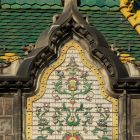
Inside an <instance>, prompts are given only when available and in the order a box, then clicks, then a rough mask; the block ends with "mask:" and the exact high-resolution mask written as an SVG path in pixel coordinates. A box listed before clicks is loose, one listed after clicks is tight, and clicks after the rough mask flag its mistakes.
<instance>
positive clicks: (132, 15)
mask: <svg viewBox="0 0 140 140" xmlns="http://www.w3.org/2000/svg"><path fill="white" fill-rule="evenodd" d="M136 2H137V0H130V1H129V0H121V1H120V11H121V12H122V14H123V15H124V16H125V17H126V18H127V19H128V21H129V22H130V23H131V24H132V26H133V27H134V28H135V29H136V30H137V32H138V33H139V34H140V9H136V8H135V4H136Z"/></svg>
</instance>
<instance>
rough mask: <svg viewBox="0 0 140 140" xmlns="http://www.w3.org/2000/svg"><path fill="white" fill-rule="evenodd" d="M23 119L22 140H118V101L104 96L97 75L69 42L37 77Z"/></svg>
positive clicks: (72, 43) (80, 50)
mask: <svg viewBox="0 0 140 140" xmlns="http://www.w3.org/2000/svg"><path fill="white" fill-rule="evenodd" d="M26 116H27V117H26V140H95V139H99V140H112V139H113V140H117V139H118V100H117V99H114V98H112V97H110V96H108V95H107V94H106V92H105V89H104V83H103V81H102V77H101V75H100V73H99V71H98V70H97V69H96V68H95V66H94V65H93V64H92V63H91V62H89V60H87V59H86V56H85V54H84V51H83V50H82V48H81V47H80V45H79V44H78V43H76V42H75V41H73V40H72V41H70V42H68V43H67V44H65V46H64V47H63V48H62V50H61V54H60V58H59V59H58V60H57V61H56V62H55V63H54V64H53V65H51V66H50V67H49V68H48V69H46V70H44V71H43V73H42V74H41V77H40V80H39V89H38V90H37V93H36V95H35V96H33V97H29V98H28V99H27V110H26Z"/></svg>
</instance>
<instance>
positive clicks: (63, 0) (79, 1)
mask: <svg viewBox="0 0 140 140" xmlns="http://www.w3.org/2000/svg"><path fill="white" fill-rule="evenodd" d="M67 1H68V0H61V2H62V5H63V6H64V3H65V2H67ZM73 1H77V6H80V4H81V0H73Z"/></svg>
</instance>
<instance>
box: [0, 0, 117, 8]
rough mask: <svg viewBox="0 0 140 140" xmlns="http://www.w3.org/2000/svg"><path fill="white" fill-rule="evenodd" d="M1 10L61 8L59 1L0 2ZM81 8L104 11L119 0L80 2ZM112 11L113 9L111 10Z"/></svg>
mask: <svg viewBox="0 0 140 140" xmlns="http://www.w3.org/2000/svg"><path fill="white" fill-rule="evenodd" d="M1 5H2V8H9V7H10V8H13V9H16V8H27V9H28V8H32V9H33V8H34V9H38V8H40V9H48V8H52V9H55V8H61V6H62V4H61V0H1ZM81 7H84V9H85V8H87V9H89V7H90V8H92V9H94V10H96V9H97V7H98V8H100V9H102V8H103V7H105V8H104V10H105V9H106V8H107V7H108V8H113V7H115V9H116V7H117V9H118V7H119V0H81ZM112 10H113V9H112Z"/></svg>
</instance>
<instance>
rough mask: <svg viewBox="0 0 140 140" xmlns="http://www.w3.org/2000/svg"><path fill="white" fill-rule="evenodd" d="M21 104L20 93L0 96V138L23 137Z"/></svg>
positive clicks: (0, 139) (1, 139) (17, 139)
mask: <svg viewBox="0 0 140 140" xmlns="http://www.w3.org/2000/svg"><path fill="white" fill-rule="evenodd" d="M20 113H21V106H20V99H19V96H18V95H14V96H13V97H0V140H20V139H21V114H20Z"/></svg>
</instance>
